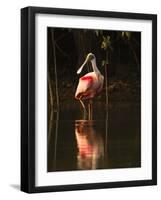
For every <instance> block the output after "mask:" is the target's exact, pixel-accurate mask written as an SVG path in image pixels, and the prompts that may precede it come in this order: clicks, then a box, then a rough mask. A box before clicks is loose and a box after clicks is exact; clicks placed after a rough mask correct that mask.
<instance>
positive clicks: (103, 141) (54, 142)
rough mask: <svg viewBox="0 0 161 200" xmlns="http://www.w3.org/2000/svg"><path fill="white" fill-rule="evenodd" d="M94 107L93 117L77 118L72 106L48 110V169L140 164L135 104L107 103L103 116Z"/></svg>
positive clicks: (137, 120) (138, 122) (77, 115)
mask: <svg viewBox="0 0 161 200" xmlns="http://www.w3.org/2000/svg"><path fill="white" fill-rule="evenodd" d="M94 110H95V115H94V116H97V117H96V118H95V119H94V120H81V119H79V117H80V118H81V114H80V113H77V112H75V108H73V106H72V107H68V108H66V109H63V112H62V111H60V112H59V113H56V112H55V113H54V112H51V114H50V116H49V124H48V162H47V168H48V172H52V171H68V170H70V171H72V170H88V169H113V168H130V167H140V166H141V152H140V149H141V147H140V143H141V141H140V139H141V133H140V129H141V128H140V108H139V106H138V105H133V104H131V105H126V104H125V105H117V106H111V107H109V109H108V112H107V115H105V113H106V112H105V110H103V109H102V110H101V109H100V108H99V106H98V108H95V107H94ZM100 110H101V111H100ZM96 113H97V115H96ZM105 116H106V117H105Z"/></svg>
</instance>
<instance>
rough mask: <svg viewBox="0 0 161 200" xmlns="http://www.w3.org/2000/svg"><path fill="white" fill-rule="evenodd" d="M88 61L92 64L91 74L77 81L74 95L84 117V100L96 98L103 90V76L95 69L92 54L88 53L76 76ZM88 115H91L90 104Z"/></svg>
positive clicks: (94, 58) (94, 59) (94, 60)
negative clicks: (82, 110)
mask: <svg viewBox="0 0 161 200" xmlns="http://www.w3.org/2000/svg"><path fill="white" fill-rule="evenodd" d="M89 61H90V62H91V63H92V68H93V72H89V73H87V74H85V75H84V76H82V77H81V78H80V79H79V83H78V86H77V90H76V93H75V98H76V99H78V100H79V101H80V103H81V105H82V107H83V109H84V116H85V115H86V113H87V111H86V108H85V105H84V103H83V100H86V99H89V100H91V99H93V98H94V97H95V96H97V95H98V94H99V93H100V92H101V90H102V88H103V81H104V77H103V75H102V74H101V73H100V71H99V70H98V68H97V65H96V57H95V55H94V54H93V53H89V54H88V55H87V57H86V59H85V61H84V63H83V64H82V66H81V67H80V68H79V69H78V71H77V74H80V73H81V71H82V69H83V67H84V66H85V65H86V64H87V62H89ZM88 115H89V116H90V115H91V106H90V104H89V113H88ZM84 118H85V117H84ZM90 118H91V117H90Z"/></svg>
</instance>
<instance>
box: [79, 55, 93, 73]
mask: <svg viewBox="0 0 161 200" xmlns="http://www.w3.org/2000/svg"><path fill="white" fill-rule="evenodd" d="M93 59H96V57H95V55H94V54H93V53H88V54H87V57H86V59H85V61H84V63H83V64H82V65H81V67H80V68H79V69H78V71H77V74H80V73H81V71H82V69H83V67H84V65H85V64H86V63H87V62H89V61H91V60H93Z"/></svg>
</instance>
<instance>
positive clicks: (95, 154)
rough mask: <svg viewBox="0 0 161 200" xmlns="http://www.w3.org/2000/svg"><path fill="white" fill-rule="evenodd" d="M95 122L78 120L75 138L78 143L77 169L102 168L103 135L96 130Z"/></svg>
mask: <svg viewBox="0 0 161 200" xmlns="http://www.w3.org/2000/svg"><path fill="white" fill-rule="evenodd" d="M94 123H95V121H92V120H76V121H75V136H76V141H77V148H78V152H77V168H78V169H84V170H88V169H98V168H101V167H100V166H101V165H102V162H103V159H104V144H103V139H102V136H101V134H99V133H98V132H96V130H95V128H94Z"/></svg>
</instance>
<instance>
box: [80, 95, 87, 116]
mask: <svg viewBox="0 0 161 200" xmlns="http://www.w3.org/2000/svg"><path fill="white" fill-rule="evenodd" d="M79 101H80V103H81V105H82V107H83V119H84V120H85V119H86V116H87V111H86V107H85V105H84V103H83V101H82V100H81V98H80V99H79Z"/></svg>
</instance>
